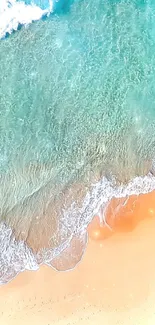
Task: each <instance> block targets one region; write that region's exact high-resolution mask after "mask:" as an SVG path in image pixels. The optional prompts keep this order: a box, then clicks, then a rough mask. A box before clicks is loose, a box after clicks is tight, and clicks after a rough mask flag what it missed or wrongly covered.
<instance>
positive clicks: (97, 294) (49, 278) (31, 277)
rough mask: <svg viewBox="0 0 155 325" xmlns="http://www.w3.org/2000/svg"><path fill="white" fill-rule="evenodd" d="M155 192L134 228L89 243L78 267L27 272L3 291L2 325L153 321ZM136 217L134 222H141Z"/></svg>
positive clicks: (0, 293) (146, 200)
mask: <svg viewBox="0 0 155 325" xmlns="http://www.w3.org/2000/svg"><path fill="white" fill-rule="evenodd" d="M154 198H155V192H154V193H153V194H149V195H148V197H147V198H146V197H142V199H141V202H139V208H138V209H139V210H137V211H139V213H141V211H143V212H144V214H146V211H148V206H150V207H149V209H152V210H151V211H152V214H148V215H145V217H144V218H142V220H140V222H138V224H137V225H136V227H134V229H132V230H130V231H128V232H123V231H122V232H120V231H118V229H116V231H115V233H114V234H113V236H111V237H109V238H107V239H106V240H101V241H93V240H91V239H90V238H89V242H88V246H87V248H86V252H85V255H84V257H83V259H82V261H81V262H80V263H79V264H78V266H77V267H76V268H75V269H74V270H72V271H67V272H56V271H54V270H53V269H52V268H50V267H48V266H41V267H40V269H39V270H38V271H35V272H33V271H25V272H23V273H21V274H19V275H18V276H17V277H16V278H15V279H14V280H12V281H11V282H10V283H8V284H6V285H5V286H2V287H0V321H1V322H2V324H4V325H14V324H16V325H18V324H20V325H26V324H27V323H28V322H30V324H31V323H33V322H34V324H37V325H51V324H52V325H53V324H55V325H68V324H71V325H73V324H80V325H84V324H94V321H95V322H97V323H98V324H99V325H100V324H102V323H103V321H105V322H106V324H107V325H116V324H117V325H122V324H127V325H128V324H129V325H133V323H136V325H143V324H146V323H147V324H149V325H153V324H154V321H155V314H154V299H155V275H154V268H155V255H154V247H155V236H154V229H155V203H153V199H154ZM154 202H155V200H154ZM137 217H138V216H137V212H136V214H135V218H137Z"/></svg>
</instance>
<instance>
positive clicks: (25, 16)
mask: <svg viewBox="0 0 155 325" xmlns="http://www.w3.org/2000/svg"><path fill="white" fill-rule="evenodd" d="M52 10H53V2H52V1H51V0H49V7H48V8H47V9H45V10H43V9H41V8H40V7H39V6H36V5H35V4H32V5H26V4H25V3H24V2H22V1H21V2H17V1H16V0H0V38H3V37H5V35H6V33H9V34H11V32H12V31H13V30H17V28H18V26H19V25H26V26H27V25H28V24H30V23H31V22H33V21H36V20H39V19H40V18H41V17H43V16H44V15H48V14H49V13H50V12H52Z"/></svg>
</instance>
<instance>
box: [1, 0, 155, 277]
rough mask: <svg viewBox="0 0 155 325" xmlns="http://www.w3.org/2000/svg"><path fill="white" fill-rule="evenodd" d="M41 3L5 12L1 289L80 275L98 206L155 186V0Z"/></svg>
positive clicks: (10, 6)
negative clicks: (28, 274) (31, 276)
mask: <svg viewBox="0 0 155 325" xmlns="http://www.w3.org/2000/svg"><path fill="white" fill-rule="evenodd" d="M35 5H36V6H34V2H33V5H32V2H31V1H30V0H27V1H25V4H24V3H22V4H21V2H20V1H11V2H9V3H8V1H7V0H3V1H2V5H0V6H1V8H0V36H1V40H0V181H1V186H0V203H1V210H0V217H1V226H0V227H1V228H0V242H1V243H2V244H1V248H0V281H1V283H6V282H7V281H9V280H10V279H12V278H13V277H14V276H15V275H16V274H17V273H19V272H20V271H23V270H24V269H37V268H38V267H39V265H40V264H41V263H47V264H48V265H51V266H53V267H54V268H56V269H58V270H66V269H69V268H72V267H74V266H75V265H76V264H77V263H78V262H79V260H80V259H81V257H82V255H83V252H84V249H85V246H86V243H87V235H86V230H85V229H86V226H87V224H88V223H89V222H90V220H91V218H92V217H93V214H94V213H95V211H98V210H99V208H100V206H101V205H102V206H103V207H105V208H106V205H107V204H108V202H109V200H110V199H111V198H112V197H113V196H116V197H120V196H124V197H126V196H128V195H130V194H133V193H134V194H140V193H145V192H148V191H151V190H153V189H154V188H155V179H154V176H153V174H152V173H149V172H150V171H152V172H153V168H154V167H153V163H154V158H155V2H154V1H153V0H152V1H151V0H146V1H142V0H141V1H140V0H132V1H129V0H124V1H123V0H111V1H110V0H107V1H106V0H96V1H93V0H90V1H86V0H75V1H67V0H65V1H64V0H60V1H58V2H54V3H52V2H51V1H48V0H36V1H35ZM35 20H36V21H35ZM32 21H35V22H32ZM31 22H32V23H31ZM27 23H28V24H27ZM17 28H18V29H17ZM15 29H16V31H14V30H15ZM8 32H9V33H10V35H9V34H8ZM102 217H103V219H104V216H102ZM10 256H12V258H10Z"/></svg>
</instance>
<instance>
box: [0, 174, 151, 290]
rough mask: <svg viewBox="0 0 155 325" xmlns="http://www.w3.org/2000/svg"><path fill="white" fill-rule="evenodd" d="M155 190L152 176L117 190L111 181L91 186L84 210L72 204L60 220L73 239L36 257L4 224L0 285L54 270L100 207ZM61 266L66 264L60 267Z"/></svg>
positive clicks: (0, 227) (0, 237)
mask: <svg viewBox="0 0 155 325" xmlns="http://www.w3.org/2000/svg"><path fill="white" fill-rule="evenodd" d="M153 190H155V177H154V176H153V175H152V174H151V173H150V174H148V175H147V176H145V177H136V178H134V179H133V180H132V181H130V182H129V183H128V184H127V185H124V186H116V183H115V180H114V179H113V180H108V179H106V178H105V177H104V178H103V179H101V180H100V181H99V182H98V183H96V184H94V185H93V186H92V189H91V191H90V192H89V193H87V195H86V197H85V199H84V201H83V206H82V207H81V208H80V209H79V208H77V207H76V204H75V203H73V204H72V206H71V207H70V209H69V210H66V211H63V212H62V216H61V217H60V222H62V227H61V229H60V231H62V232H65V230H66V229H67V231H68V229H70V233H72V235H71V236H70V237H69V238H68V240H66V241H65V242H63V243H62V244H61V245H60V246H59V247H57V248H55V249H47V250H45V249H44V251H42V252H39V253H37V255H35V254H34V253H33V252H32V251H31V249H30V248H29V247H28V246H27V245H26V243H24V242H23V241H22V242H21V241H16V240H15V238H14V236H13V234H12V231H11V229H9V228H8V227H6V225H4V224H1V225H0V243H1V245H0V284H4V283H7V282H8V281H10V280H11V279H13V278H14V277H15V276H16V275H17V274H18V273H20V272H22V271H24V270H26V269H29V270H36V269H37V268H38V267H39V265H40V264H42V263H45V264H48V265H51V266H52V262H51V261H52V260H53V259H54V258H55V257H58V256H59V255H60V256H61V252H62V251H64V250H65V249H66V248H67V247H69V245H70V242H71V240H72V238H73V237H74V236H76V237H77V236H78V235H79V237H80V235H81V234H82V233H84V231H85V229H86V227H87V225H88V224H89V222H90V221H91V219H92V217H93V215H94V214H95V213H96V212H98V211H99V209H100V207H101V206H102V211H103V212H104V209H106V207H107V204H108V203H109V201H110V200H111V199H112V198H113V197H118V198H120V197H128V196H129V195H134V194H135V195H139V194H142V193H143V194H144V193H148V192H151V191H153ZM84 245H85V244H84ZM83 251H84V247H83ZM70 256H71V255H70ZM74 257H75V256H74ZM71 258H72V256H71ZM60 261H61V257H60ZM65 262H66V261H65ZM69 262H70V261H68V262H67V263H68V264H67V265H69ZM62 264H63V262H62V263H61V266H62ZM52 267H54V266H52ZM66 269H67V267H66Z"/></svg>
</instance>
